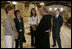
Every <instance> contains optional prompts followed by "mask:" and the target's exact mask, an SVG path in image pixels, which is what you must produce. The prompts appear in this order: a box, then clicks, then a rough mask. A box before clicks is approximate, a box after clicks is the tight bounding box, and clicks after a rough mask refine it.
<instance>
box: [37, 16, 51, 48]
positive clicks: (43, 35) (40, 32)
mask: <svg viewBox="0 0 72 49" xmlns="http://www.w3.org/2000/svg"><path fill="white" fill-rule="evenodd" d="M51 17H52V15H44V16H43V17H42V19H41V21H40V23H39V26H38V27H37V30H36V45H37V48H50V42H49V32H45V31H46V30H49V29H50V28H51Z"/></svg>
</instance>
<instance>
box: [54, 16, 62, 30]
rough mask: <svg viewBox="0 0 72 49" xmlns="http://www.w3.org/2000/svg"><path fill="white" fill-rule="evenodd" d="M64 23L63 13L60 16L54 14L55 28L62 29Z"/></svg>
mask: <svg viewBox="0 0 72 49" xmlns="http://www.w3.org/2000/svg"><path fill="white" fill-rule="evenodd" d="M62 25H63V17H62V16H61V15H59V17H58V18H56V17H55V16H54V17H53V30H60V28H61V26H62Z"/></svg>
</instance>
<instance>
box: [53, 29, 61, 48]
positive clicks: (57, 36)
mask: <svg viewBox="0 0 72 49" xmlns="http://www.w3.org/2000/svg"><path fill="white" fill-rule="evenodd" d="M52 37H53V44H54V45H56V41H57V43H58V46H59V48H62V46H61V39H60V30H53V32H52Z"/></svg>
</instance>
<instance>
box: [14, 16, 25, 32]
mask: <svg viewBox="0 0 72 49" xmlns="http://www.w3.org/2000/svg"><path fill="white" fill-rule="evenodd" d="M20 20H21V22H19V20H18V18H17V17H16V18H14V22H15V26H16V29H17V31H18V32H20V29H22V32H23V33H24V32H25V31H24V23H23V18H22V17H20Z"/></svg>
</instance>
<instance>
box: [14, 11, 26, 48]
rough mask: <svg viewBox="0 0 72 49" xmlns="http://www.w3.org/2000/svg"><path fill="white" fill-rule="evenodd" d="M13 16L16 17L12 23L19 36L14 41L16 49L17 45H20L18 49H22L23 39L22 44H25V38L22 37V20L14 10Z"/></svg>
mask: <svg viewBox="0 0 72 49" xmlns="http://www.w3.org/2000/svg"><path fill="white" fill-rule="evenodd" d="M14 14H15V16H16V17H15V18H14V22H15V25H16V29H17V31H18V34H19V37H18V39H17V40H16V48H18V45H19V43H20V48H23V39H24V42H26V40H25V36H24V32H25V30H24V23H23V18H22V17H21V15H20V11H19V10H16V11H15V12H14Z"/></svg>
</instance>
